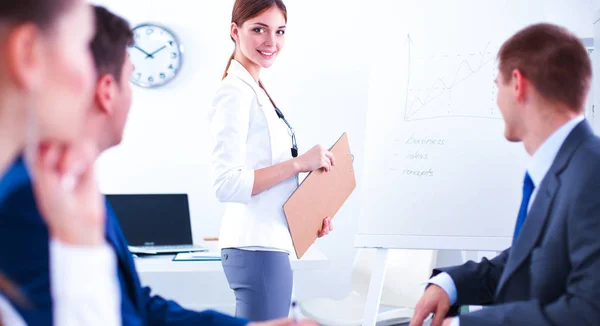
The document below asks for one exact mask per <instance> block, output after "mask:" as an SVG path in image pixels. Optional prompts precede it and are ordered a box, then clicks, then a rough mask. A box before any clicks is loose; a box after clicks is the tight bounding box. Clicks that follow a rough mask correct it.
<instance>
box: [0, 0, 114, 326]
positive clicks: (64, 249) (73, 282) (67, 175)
mask: <svg viewBox="0 0 600 326" xmlns="http://www.w3.org/2000/svg"><path fill="white" fill-rule="evenodd" d="M93 35H94V19H93V15H92V8H91V6H90V5H89V4H88V3H87V1H85V0H2V1H0V228H1V227H2V223H3V219H2V217H3V214H9V213H10V212H5V211H4V210H3V209H2V208H3V207H2V206H3V204H2V202H3V199H4V197H5V195H6V194H7V193H9V192H10V191H11V187H12V186H14V185H15V184H16V183H18V182H22V178H23V176H24V175H25V172H24V171H22V169H19V168H17V167H21V166H22V165H20V164H16V165H14V168H10V167H11V164H12V163H13V162H15V160H17V159H19V160H21V159H22V158H19V156H20V155H22V154H23V152H24V151H26V152H27V161H28V163H29V165H28V166H29V168H30V169H31V173H32V176H33V183H34V185H33V187H34V191H35V194H36V205H37V206H38V207H39V209H40V211H41V212H42V215H43V217H44V219H45V221H46V223H47V224H48V229H49V233H50V258H51V261H50V268H51V269H50V272H51V273H50V274H51V284H52V296H53V310H54V313H53V316H54V324H55V325H67V326H74V325H110V326H113V325H119V324H120V320H121V318H120V297H119V290H118V279H117V276H116V273H114V271H115V269H116V257H115V255H114V253H113V252H112V250H111V249H110V247H109V246H108V244H107V243H106V240H105V239H104V223H105V212H104V210H103V209H104V205H103V200H102V195H101V194H100V193H99V191H98V187H97V185H96V183H95V180H94V176H93V158H94V155H95V153H92V152H90V151H89V150H86V146H84V144H81V143H79V141H78V139H79V136H80V134H81V129H82V126H83V121H84V120H83V119H84V117H85V115H86V113H87V112H86V110H87V108H88V107H89V103H88V102H89V99H90V98H92V97H91V94H92V90H93V85H94V79H95V76H94V70H93V69H94V68H93V62H92V57H91V53H90V41H91V40H92V37H93ZM26 147H27V148H26ZM13 204H14V203H13ZM24 205H28V204H24ZM23 209H24V210H25V209H27V207H25V206H24V207H23ZM13 213H14V212H13ZM2 250H10V249H9V248H0V254H2V253H1V251H2ZM90 280H93V282H90ZM16 286H18V284H16V285H13V284H10V282H9V281H8V280H5V279H2V282H0V324H2V323H3V324H5V325H11V326H13V325H24V324H25V322H24V321H23V320H22V319H21V318H20V316H19V314H18V308H19V307H18V305H17V304H16V303H17V302H15V301H14V300H15V296H14V295H11V294H13V293H14V292H15V291H14V288H15V287H16ZM3 294H4V295H5V297H3ZM25 299H26V298H25ZM33 309H35V307H34V308H33ZM32 323H34V322H32Z"/></svg>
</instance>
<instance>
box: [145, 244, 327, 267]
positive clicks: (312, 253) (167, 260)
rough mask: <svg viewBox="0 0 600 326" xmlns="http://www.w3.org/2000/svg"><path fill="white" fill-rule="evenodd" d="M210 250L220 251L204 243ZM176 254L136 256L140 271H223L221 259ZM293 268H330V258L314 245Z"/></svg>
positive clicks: (214, 246) (214, 245)
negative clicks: (188, 258) (181, 258)
mask: <svg viewBox="0 0 600 326" xmlns="http://www.w3.org/2000/svg"><path fill="white" fill-rule="evenodd" d="M203 245H205V246H206V247H208V248H209V252H215V253H216V252H218V248H217V245H216V243H215V244H203ZM174 257H175V255H172V254H169V255H149V256H144V257H140V258H135V259H134V261H135V265H136V268H137V271H138V272H139V273H173V272H219V271H223V266H222V265H221V261H173V258H174ZM290 262H291V265H292V270H294V271H301V270H320V269H321V270H322V269H327V268H329V258H327V257H326V256H325V255H324V254H323V253H322V252H321V251H320V250H319V249H317V248H316V247H315V246H312V247H311V248H310V249H309V250H308V251H307V252H306V254H305V255H304V257H302V258H301V259H296V257H295V255H293V257H292V258H290Z"/></svg>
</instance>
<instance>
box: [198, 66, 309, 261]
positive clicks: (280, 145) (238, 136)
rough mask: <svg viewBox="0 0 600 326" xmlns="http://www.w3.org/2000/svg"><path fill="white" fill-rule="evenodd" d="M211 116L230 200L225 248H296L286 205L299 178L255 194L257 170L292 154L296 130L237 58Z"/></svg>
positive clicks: (221, 190)
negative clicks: (285, 212)
mask: <svg viewBox="0 0 600 326" xmlns="http://www.w3.org/2000/svg"><path fill="white" fill-rule="evenodd" d="M209 121H210V134H211V137H212V144H213V147H212V174H213V188H214V190H215V193H216V195H217V198H218V199H219V201H220V202H222V203H225V214H224V216H223V220H222V222H221V232H220V235H219V247H220V248H238V249H245V250H269V251H284V252H288V253H291V252H294V249H293V244H292V239H291V236H290V232H289V229H288V224H287V220H286V218H285V215H284V213H283V204H284V203H285V201H286V200H287V199H288V198H289V197H290V195H291V194H292V193H293V192H294V191H295V190H296V188H297V187H298V183H297V179H296V178H295V177H291V178H289V179H287V180H284V181H283V182H281V183H279V184H277V185H275V186H273V187H271V188H270V189H267V190H265V191H263V192H262V193H260V194H257V195H255V196H252V188H253V186H254V171H255V170H258V169H261V168H265V167H269V166H272V165H275V164H278V163H281V162H284V161H287V160H290V159H292V154H291V150H290V148H291V143H292V139H291V135H290V134H289V133H288V129H287V126H286V125H285V123H284V122H283V121H282V120H281V119H279V117H278V116H277V113H276V112H275V108H274V107H273V104H272V103H271V101H270V100H269V98H268V96H267V94H266V93H265V91H264V90H263V89H262V88H261V87H260V86H259V84H258V83H257V82H256V81H255V80H254V79H253V78H252V76H251V75H250V73H249V72H248V71H247V70H246V69H245V68H244V66H243V65H242V64H241V63H239V62H238V61H236V60H232V61H231V65H230V67H229V69H228V71H227V77H225V79H223V81H222V82H221V86H220V87H219V89H218V90H217V92H216V94H215V97H214V99H213V103H212V108H211V111H210V114H209Z"/></svg>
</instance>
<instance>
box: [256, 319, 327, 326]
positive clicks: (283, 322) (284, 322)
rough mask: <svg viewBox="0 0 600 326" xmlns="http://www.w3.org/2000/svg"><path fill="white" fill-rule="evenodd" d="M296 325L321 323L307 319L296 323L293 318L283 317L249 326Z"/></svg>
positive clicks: (310, 325)
mask: <svg viewBox="0 0 600 326" xmlns="http://www.w3.org/2000/svg"><path fill="white" fill-rule="evenodd" d="M294 325H300V326H319V324H318V323H317V322H314V321H312V320H306V319H305V320H301V321H299V322H298V323H295V322H294V320H293V319H292V318H283V319H276V320H270V321H266V322H261V323H250V324H248V326H294Z"/></svg>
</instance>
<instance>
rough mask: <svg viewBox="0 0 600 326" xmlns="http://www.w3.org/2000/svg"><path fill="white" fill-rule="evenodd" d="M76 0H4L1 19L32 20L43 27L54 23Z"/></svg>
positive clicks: (0, 13)
mask: <svg viewBox="0 0 600 326" xmlns="http://www.w3.org/2000/svg"><path fill="white" fill-rule="evenodd" d="M73 3H75V0H2V1H0V21H9V22H12V23H17V24H20V23H24V22H32V23H33V24H35V25H37V26H38V27H40V28H42V29H44V30H45V29H47V27H50V26H52V25H54V22H55V21H56V20H57V18H59V17H60V16H61V15H62V14H63V13H64V12H65V11H66V10H67V9H68V8H70V6H71V5H73Z"/></svg>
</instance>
